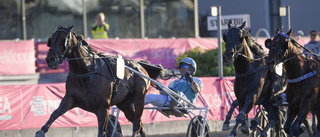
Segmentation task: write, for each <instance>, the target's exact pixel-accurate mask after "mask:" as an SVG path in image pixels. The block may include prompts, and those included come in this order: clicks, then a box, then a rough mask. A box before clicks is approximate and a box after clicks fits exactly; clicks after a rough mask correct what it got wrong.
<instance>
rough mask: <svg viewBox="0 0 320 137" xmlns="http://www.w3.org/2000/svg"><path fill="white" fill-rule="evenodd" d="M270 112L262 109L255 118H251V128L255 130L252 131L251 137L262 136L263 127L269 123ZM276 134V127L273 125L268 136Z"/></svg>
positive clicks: (272, 136) (271, 136)
mask: <svg viewBox="0 0 320 137" xmlns="http://www.w3.org/2000/svg"><path fill="white" fill-rule="evenodd" d="M267 116H268V112H267V111H265V110H264V109H262V110H260V111H259V112H258V113H257V114H256V116H255V118H254V119H253V120H251V127H250V129H251V130H253V132H252V133H251V137H262V135H261V133H262V131H263V129H264V128H265V127H266V126H267V124H268V121H269V120H268V117H267ZM274 136H275V130H274V127H271V128H270V129H269V131H268V133H267V137H274Z"/></svg>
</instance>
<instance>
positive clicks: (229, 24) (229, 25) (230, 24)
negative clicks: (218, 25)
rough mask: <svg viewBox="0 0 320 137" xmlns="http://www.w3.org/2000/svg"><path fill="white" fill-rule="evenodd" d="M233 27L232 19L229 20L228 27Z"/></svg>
mask: <svg viewBox="0 0 320 137" xmlns="http://www.w3.org/2000/svg"><path fill="white" fill-rule="evenodd" d="M231 27H232V22H231V20H229V23H228V29H230V28H231Z"/></svg>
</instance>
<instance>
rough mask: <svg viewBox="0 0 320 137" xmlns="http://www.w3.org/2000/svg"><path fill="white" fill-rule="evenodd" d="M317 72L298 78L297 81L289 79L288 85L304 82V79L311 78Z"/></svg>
mask: <svg viewBox="0 0 320 137" xmlns="http://www.w3.org/2000/svg"><path fill="white" fill-rule="evenodd" d="M317 72H318V71H313V72H310V73H308V74H305V75H303V76H301V77H298V78H296V79H288V80H287V81H288V83H296V82H299V81H302V80H304V79H307V78H309V77H311V76H313V75H315V74H317Z"/></svg>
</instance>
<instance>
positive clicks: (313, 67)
mask: <svg viewBox="0 0 320 137" xmlns="http://www.w3.org/2000/svg"><path fill="white" fill-rule="evenodd" d="M291 34H292V28H290V29H289V30H288V31H287V32H286V33H282V32H281V30H280V29H279V28H278V29H277V30H276V32H275V36H274V37H272V38H270V39H267V40H266V41H265V46H266V47H267V48H269V58H268V60H269V61H268V64H270V66H272V67H274V66H275V65H277V64H279V63H283V64H284V68H285V70H286V72H287V78H288V86H287V89H286V91H285V92H286V95H287V102H288V104H289V105H288V110H287V120H286V123H285V126H284V130H285V131H286V133H287V134H289V137H292V136H299V135H300V134H301V133H302V132H303V130H302V129H301V128H300V125H301V124H302V123H303V122H304V121H306V118H307V115H308V113H310V112H312V114H315V115H316V117H317V119H318V121H317V123H319V118H320V95H319V89H320V74H319V72H320V71H319V70H320V62H318V61H317V60H314V59H308V58H306V57H305V56H304V55H303V53H299V51H300V49H299V47H298V46H300V47H302V46H301V45H299V43H297V42H296V41H295V40H294V39H293V38H291ZM302 48H303V47H302ZM306 50H307V49H306ZM307 54H314V53H312V52H307ZM313 127H315V121H313ZM308 130H310V129H308ZM319 132H320V125H319V124H318V125H317V127H316V129H314V131H313V135H315V136H317V137H318V136H320V133H319Z"/></svg>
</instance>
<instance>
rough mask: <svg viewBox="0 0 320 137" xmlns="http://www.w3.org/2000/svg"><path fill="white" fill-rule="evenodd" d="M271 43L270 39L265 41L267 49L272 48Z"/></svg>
mask: <svg viewBox="0 0 320 137" xmlns="http://www.w3.org/2000/svg"><path fill="white" fill-rule="evenodd" d="M270 43H271V39H270V38H269V39H266V40H265V41H264V46H265V47H266V48H268V49H269V48H270Z"/></svg>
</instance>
